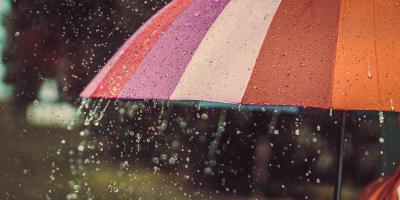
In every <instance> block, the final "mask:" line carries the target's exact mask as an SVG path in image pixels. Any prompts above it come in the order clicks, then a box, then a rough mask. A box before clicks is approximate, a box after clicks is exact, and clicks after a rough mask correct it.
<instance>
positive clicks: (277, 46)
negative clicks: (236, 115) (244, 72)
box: [242, 0, 339, 108]
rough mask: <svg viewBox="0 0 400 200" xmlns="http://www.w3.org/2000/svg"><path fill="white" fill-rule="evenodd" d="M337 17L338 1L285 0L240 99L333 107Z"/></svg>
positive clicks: (254, 101)
mask: <svg viewBox="0 0 400 200" xmlns="http://www.w3.org/2000/svg"><path fill="white" fill-rule="evenodd" d="M338 19H339V1H338V0H324V1H321V0H283V1H282V3H281V5H280V7H279V9H278V11H277V13H276V14H275V16H274V19H273V21H272V24H271V27H270V29H269V31H268V34H267V37H266V39H265V41H264V44H263V46H262V48H261V51H260V54H259V56H258V59H257V62H256V65H255V68H254V70H253V74H252V76H251V79H250V82H249V84H248V86H247V89H246V92H245V95H244V97H243V99H242V103H244V104H267V105H300V106H312V107H322V108H328V107H330V103H331V92H332V90H331V89H332V85H331V84H332V81H333V80H332V74H333V66H334V59H335V52H336V43H337V33H338Z"/></svg>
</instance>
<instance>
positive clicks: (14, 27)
mask: <svg viewBox="0 0 400 200" xmlns="http://www.w3.org/2000/svg"><path fill="white" fill-rule="evenodd" d="M167 3H168V1H161V0H101V1H93V0H56V1H55V0H0V22H1V23H0V57H1V58H2V59H1V60H0V112H1V113H0V114H1V120H0V129H1V132H0V137H1V138H0V152H1V154H0V177H1V178H0V198H1V199H143V200H147V199H288V200H291V199H319V200H321V199H332V197H333V188H334V183H335V180H336V177H337V173H336V165H337V158H336V152H337V148H336V147H337V143H338V139H339V137H338V135H339V131H340V117H339V116H340V115H341V112H340V111H332V110H318V109H310V108H299V107H251V106H242V107H235V106H229V105H224V104H215V103H209V102H201V103H199V102H158V101H120V100H105V99H90V100H89V99H84V100H82V99H80V98H79V93H80V92H81V91H82V89H83V88H84V86H85V85H86V84H88V82H89V81H90V80H91V79H92V78H93V77H94V75H95V74H96V73H97V72H98V71H99V69H100V68H101V67H102V66H103V65H104V64H105V62H106V61H107V60H108V59H109V58H110V57H111V56H112V55H113V53H114V52H115V51H116V50H117V49H118V47H119V46H121V45H122V44H123V42H124V41H125V40H126V39H127V38H128V37H129V36H130V35H131V34H132V33H133V32H134V31H135V30H136V29H138V28H139V27H140V25H142V24H143V23H144V22H145V21H146V20H147V19H148V18H149V17H150V16H152V15H153V14H154V13H155V12H156V11H157V10H159V9H160V8H162V7H163V6H164V5H166V4H167ZM399 131H400V127H399V125H398V122H397V116H396V114H395V113H388V112H385V113H383V112H361V111H357V112H350V113H349V118H348V126H347V132H346V144H345V152H346V155H345V171H344V183H343V187H344V188H343V197H344V199H358V197H359V195H360V192H361V191H362V189H363V187H365V186H366V185H367V184H368V183H370V182H371V181H372V180H374V179H376V178H377V177H380V176H385V175H389V174H391V173H392V172H393V171H394V169H395V168H396V167H397V166H398V165H399V164H398V163H399V162H400V143H399V142H396V141H400V134H399Z"/></svg>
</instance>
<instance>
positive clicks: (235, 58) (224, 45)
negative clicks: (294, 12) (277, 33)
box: [170, 0, 281, 103]
mask: <svg viewBox="0 0 400 200" xmlns="http://www.w3.org/2000/svg"><path fill="white" fill-rule="evenodd" d="M280 2H281V1H280V0H232V1H231V2H230V3H229V4H228V5H227V6H226V7H225V9H224V10H223V11H222V13H221V14H220V16H219V17H218V19H217V20H216V22H215V23H214V24H213V26H212V27H211V28H210V30H209V31H208V33H207V35H206V36H205V37H204V39H203V41H202V42H201V44H200V46H199V48H198V49H197V51H196V52H195V54H194V56H193V58H192V60H191V61H190V63H189V65H188V67H187V68H186V71H185V72H184V74H183V75H182V78H181V80H180V82H179V83H178V85H177V87H176V88H175V91H174V92H173V94H172V96H171V98H170V99H173V100H189V99H191V100H208V101H218V102H226V103H239V102H240V101H241V99H242V97H243V95H244V92H245V90H246V86H247V84H248V81H249V79H250V76H251V73H252V70H253V67H254V65H255V62H256V59H257V56H258V54H259V51H260V49H261V46H262V43H263V41H264V38H265V36H266V33H267V31H268V28H269V26H270V24H271V21H272V18H273V16H274V14H275V12H276V10H277V8H278V6H279V4H280Z"/></svg>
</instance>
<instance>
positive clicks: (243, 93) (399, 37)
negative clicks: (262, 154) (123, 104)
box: [81, 0, 400, 198]
mask: <svg viewBox="0 0 400 200" xmlns="http://www.w3.org/2000/svg"><path fill="white" fill-rule="evenodd" d="M399 19H400V1H399V0H366V1H355V0H354V1H350V0H323V1H321V0H319V1H317V0H173V1H172V2H171V3H169V4H168V5H167V6H165V7H164V8H163V9H162V10H161V11H159V12H158V13H157V14H156V15H155V16H154V17H152V18H151V19H150V20H149V21H148V22H147V23H146V24H145V25H144V26H142V28H141V29H140V30H138V31H137V32H136V33H135V34H134V35H133V36H132V37H131V38H130V39H129V40H128V41H127V42H126V43H125V44H124V45H123V46H122V47H121V48H120V50H119V51H118V52H117V53H116V54H115V55H114V56H113V57H112V58H111V59H110V61H109V62H108V63H107V64H106V65H105V66H104V67H103V69H102V70H101V71H100V72H99V73H98V75H97V76H96V77H95V78H94V80H93V81H92V82H91V83H90V84H89V85H88V86H87V87H86V88H85V90H84V91H83V92H82V94H81V96H82V97H85V98H118V99H161V100H201V101H203V100H204V101H215V102H223V103H233V104H248V105H288V106H291V105H297V106H307V107H317V108H332V109H341V110H384V111H400V86H398V85H397V84H398V83H399V82H400V23H399V21H398V20H399ZM345 117H346V114H345V112H344V114H343V120H342V121H343V124H342V132H341V139H340V142H341V143H340V145H341V146H340V151H339V158H340V159H339V166H338V172H339V178H338V183H337V190H336V191H337V193H336V196H337V198H340V195H339V193H340V181H341V172H342V171H341V170H342V158H343V149H342V147H343V143H344V131H345V121H346V120H345ZM338 196H339V197H338Z"/></svg>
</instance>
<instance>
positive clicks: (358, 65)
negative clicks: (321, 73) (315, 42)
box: [332, 0, 400, 111]
mask: <svg viewBox="0 0 400 200" xmlns="http://www.w3.org/2000/svg"><path fill="white" fill-rule="evenodd" d="M396 2H397V5H396ZM398 3H399V1H398V0H397V1H394V0H373V1H349V0H343V2H342V8H341V10H342V12H341V15H340V26H339V38H338V50H337V57H336V67H335V73H334V82H333V84H334V87H333V95H332V96H333V97H332V98H333V107H334V108H338V109H357V110H396V111H399V107H400V87H399V86H398V83H399V81H400V67H399V65H400V23H398V20H399V19H400V12H399V7H398Z"/></svg>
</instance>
